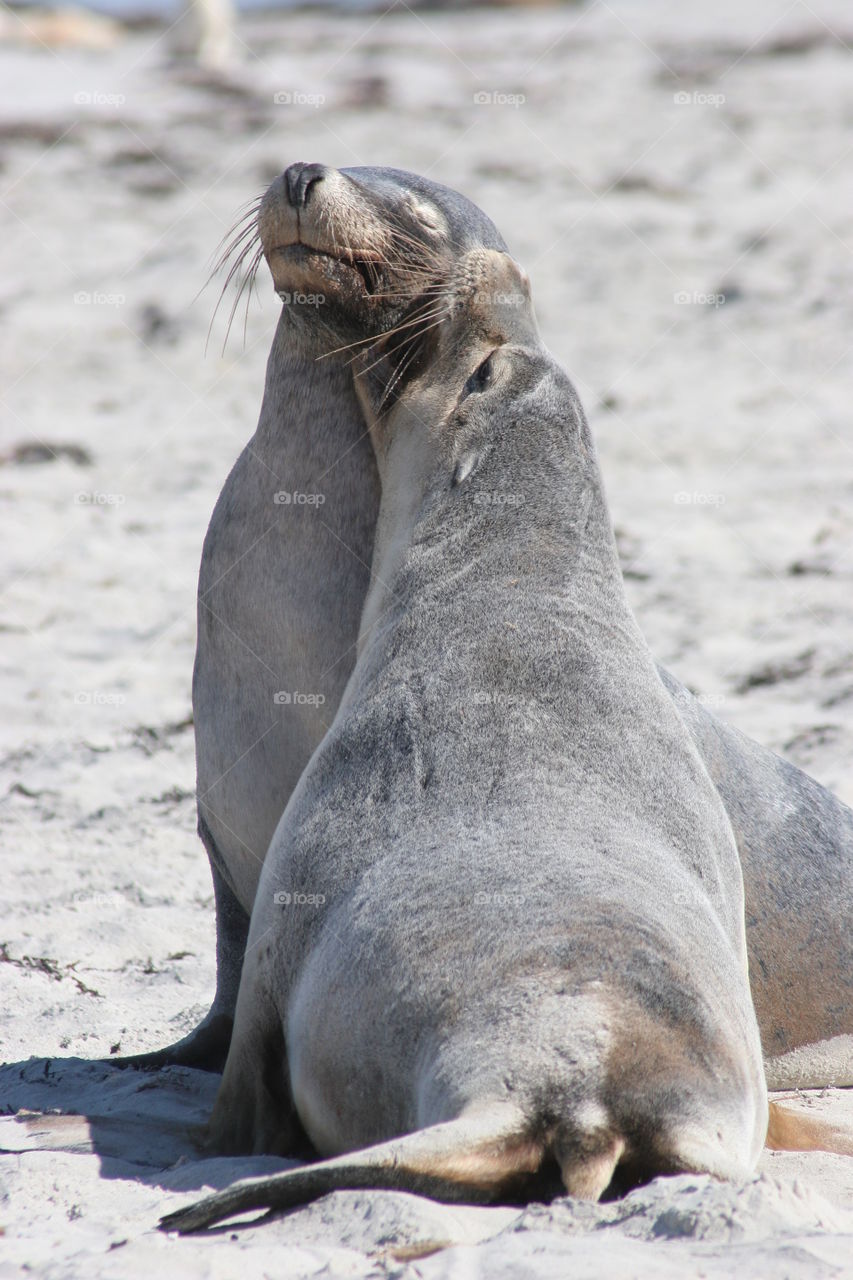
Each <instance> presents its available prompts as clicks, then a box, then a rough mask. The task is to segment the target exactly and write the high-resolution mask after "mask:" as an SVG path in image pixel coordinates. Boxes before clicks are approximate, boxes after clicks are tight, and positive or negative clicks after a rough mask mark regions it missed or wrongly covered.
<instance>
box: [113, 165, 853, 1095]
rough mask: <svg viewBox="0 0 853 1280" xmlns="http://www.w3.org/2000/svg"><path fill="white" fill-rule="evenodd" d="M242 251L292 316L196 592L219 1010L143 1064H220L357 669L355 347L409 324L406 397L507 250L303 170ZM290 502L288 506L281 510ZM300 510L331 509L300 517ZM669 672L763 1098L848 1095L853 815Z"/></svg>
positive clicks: (477, 228)
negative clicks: (727, 834)
mask: <svg viewBox="0 0 853 1280" xmlns="http://www.w3.org/2000/svg"><path fill="white" fill-rule="evenodd" d="M256 216H257V233H258V236H259V238H260V245H259V246H256V238H255V234H254V232H255V224H254V219H255V217H256ZM236 246H237V249H238V251H239V252H240V253H241V254H244V255H251V254H254V255H255V256H254V258H253V259H252V261H253V263H254V264H255V265H257V263H258V262H259V261H260V256H261V253H263V254H265V256H266V259H267V261H268V264H269V266H270V270H271V272H272V275H273V279H274V283H275V285H276V288H277V289H278V290H279V291H280V292H282V293H283V294H285V295H286V296H287V297H288V299H289V301H287V302H286V303H285V306H284V308H283V312H282V316H281V319H280V321H279V325H278V328H277V330H276V335H275V339H274V342H273V347H272V351H271V354H270V359H269V363H268V366H267V380H266V388H265V393H264V402H263V406H262V409H261V417H260V422H259V424H258V430H257V432H256V434H255V436H254V438H253V439H252V440H251V441H250V443H249V445H248V446H247V448H246V449H245V450H244V452H243V454H242V455H241V457H240V459H239V460H238V462H237V464H236V465H235V467H234V469H233V471H232V473H231V475H230V476H229V478H228V480H227V482H226V485H225V488H224V490H223V492H222V495H221V497H220V499H219V502H218V503H217V506H216V509H215V511H214V513H213V517H212V519H211V523H210V528H209V530H208V534H207V538H206V540H205V546H204V552H203V556H202V566H201V573H200V580H199V626H198V650H197V655H196V668H195V678H194V697H193V700H194V714H195V730H196V744H197V757H198V793H199V819H200V821H199V829H200V832H201V835H202V838H203V840H204V842H205V845H206V847H207V850H208V853H209V856H210V860H211V867H212V870H213V878H214V886H215V891H216V902H217V968H218V979H217V992H216V997H215V999H214V1004H213V1008H212V1010H211V1013H210V1014H209V1015H208V1017H207V1018H206V1019H205V1021H204V1023H202V1026H201V1027H200V1028H199V1029H198V1030H197V1031H196V1032H195V1033H193V1035H191V1036H190V1037H188V1038H187V1039H186V1040H185V1041H183V1042H181V1043H180V1044H179V1045H177V1046H171V1047H170V1048H168V1049H166V1050H162V1051H160V1052H159V1053H154V1054H143V1055H139V1056H137V1057H135V1058H129V1059H124V1060H123V1061H125V1062H131V1063H143V1064H152V1065H156V1064H158V1063H160V1062H165V1061H183V1062H190V1063H193V1064H194V1065H198V1066H205V1067H210V1068H214V1069H218V1068H220V1067H221V1065H222V1062H223V1061H224V1056H225V1053H226V1051H227V1047H228V1039H229V1036H230V1032H231V1026H232V1020H233V1010H234V1001H235V999H236V993H237V988H238V983H239V974H240V963H241V959H242V953H243V948H244V946H245V938H246V930H247V928H248V918H249V913H250V911H251V907H252V903H253V902H254V895H255V890H256V887H257V880H258V876H259V874H260V869H261V865H262V863H263V858H264V855H265V852H266V849H267V847H268V845H269V841H270V839H271V837H272V834H273V831H274V829H275V825H276V822H277V821H278V819H279V817H280V815H281V813H282V811H283V809H284V807H285V805H286V803H287V800H288V797H289V796H290V793H291V791H292V790H293V787H294V785H295V783H296V780H297V779H298V777H299V775H300V773H301V772H302V769H303V768H304V766H305V764H307V761H308V759H309V758H310V755H311V752H312V751H313V749H314V748H315V747H316V745H317V744H318V743H319V741H320V739H321V738H322V736H323V733H324V732H325V730H326V728H327V727H328V725H329V724H330V723H331V720H332V717H333V716H334V714H335V711H336V709H337V706H338V701H339V699H340V696H341V692H342V690H343V688H344V685H345V683H346V680H347V678H348V676H349V673H350V671H351V670H352V666H353V663H354V661H355V641H356V635H357V628H358V617H359V614H360V611H361V607H362V604H363V600H364V596H365V593H366V590H367V582H368V574H367V568H366V566H367V564H368V563H369V561H370V556H371V550H372V540H373V531H374V527H375V523H376V515H377V510H378V501H379V484H378V478H377V473H376V462H375V459H374V456H373V449H372V446H371V444H370V441H369V438H368V435H367V431H366V426H365V422H364V418H363V415H362V411H361V409H360V407H359V404H358V402H357V399H356V395H355V391H354V385H353V376H354V371H353V366H352V365H351V363H350V362H351V360H352V356H353V353H354V351H357V350H359V347H358V345H355V346H353V347H351V348H349V347H348V344H351V343H354V344H358V343H359V342H370V341H372V340H373V339H374V338H375V337H376V336H378V335H380V334H381V333H383V332H385V331H387V330H389V329H392V328H394V327H395V326H397V325H399V326H401V328H400V329H399V341H400V342H401V347H400V349H399V352H398V357H399V358H398V367H399V369H400V370H401V379H402V382H403V384H405V379H406V377H407V376H409V374H410V372H411V366H409V367H408V368H407V367H406V360H407V359H409V358H411V360H412V361H413V362H414V361H415V360H416V359H423V353H420V355H418V352H417V350H416V348H415V345H414V344H412V345H411V346H410V345H405V344H403V339H404V338H406V336H407V335H410V334H411V333H412V332H413V329H414V327H415V322H416V321H417V320H418V319H419V318H420V317H426V316H429V315H430V314H431V307H430V303H431V302H433V301H434V299H435V298H436V296H437V293H439V292H440V288H441V284H442V281H443V279H444V278H445V277H446V275H447V274H448V273H449V271H450V270H451V269H452V268H453V267H454V265H455V264H456V263H458V261H460V260H461V257H462V255H464V254H465V253H466V252H468V251H470V250H471V249H473V248H476V247H478V246H479V247H484V248H494V249H499V250H500V249H503V248H505V245H504V242H503V240H502V239H501V237H500V234H499V233H498V231H497V230H496V229H495V227H494V226H493V224H492V223H491V222H490V221H489V220H488V218H486V216H485V215H484V214H482V213H481V211H480V210H478V209H477V208H476V207H475V206H474V205H472V204H471V203H470V202H469V201H467V200H465V198H464V197H462V196H460V195H458V194H457V193H455V192H451V191H449V190H448V189H447V188H444V187H441V186H439V185H438V184H435V183H433V182H431V181H429V180H427V179H424V178H419V177H417V176H416V175H413V174H408V173H402V172H399V171H396V170H387V169H350V170H342V171H335V170H332V169H328V168H325V167H324V166H322V165H316V164H312V165H307V164H303V163H299V164H295V165H291V166H290V168H289V169H287V170H286V172H285V173H284V174H283V175H282V176H281V177H280V178H279V179H277V180H276V182H274V183H273V184H272V186H271V187H270V189H269V191H268V192H267V193H266V195H265V197H264V200H263V203H262V206H261V209H260V212H259V214H257V215H256V213H255V212H254V211H253V212H252V213H251V214H250V221H249V223H248V225H247V227H246V228H243V229H241V231H240V232H239V233H238V236H237V237H236ZM309 246H313V247H314V251H313V252H312V250H311V248H310V247H309ZM412 295H419V297H413V296H412ZM318 297H323V298H324V301H323V302H322V303H319V302H317V298H318ZM300 298H301V299H304V301H302V302H300V301H298V299H300ZM526 306H527V302H526V301H524V302H523V303H522V307H523V308H524V307H526ZM433 318H434V317H433ZM339 347H348V349H346V350H343V351H339V350H335V349H336V348H339ZM330 352H334V354H329V353H330ZM399 389H400V388H399V386H398V387H397V388H392V390H391V394H392V395H393V394H394V392H395V390H399ZM281 491H283V492H284V495H285V496H290V497H291V502H290V503H289V504H285V505H280V504H279V505H277V504H276V502H275V498H276V496H277V495H278V494H279V493H280V492H281ZM294 493H297V494H298V495H300V496H301V497H304V498H310V497H312V496H315V497H316V496H320V497H322V498H323V499H324V501H323V503H322V505H318V504H314V505H312V504H310V503H303V504H301V505H300V504H299V503H297V502H294V501H293V500H292V498H293V494H294ZM659 673H660V676H661V679H662V681H663V683H664V686H665V688H666V689H667V690H668V692H669V693H670V695H671V697H672V698H673V701H674V703H675V705H676V707H677V709H678V711H679V714H680V715H681V717H682V720H683V721H684V724H685V726H686V727H687V729H688V731H689V732H690V734H691V736H692V737H693V740H694V743H695V745H696V746H697V748H698V750H699V752H700V754H701V755H702V757H703V760H704V762H705V765H706V767H707V769H708V771H709V773H710V775H711V777H712V779H713V781H714V783H715V785H716V786H717V789H718V791H719V793H720V795H721V797H722V799H723V803H724V804H725V806H726V809H727V812H728V814H729V818H730V821H731V822H732V826H733V829H734V832H735V838H736V840H737V843H738V849H739V852H740V858H741V864H742V868H743V876H744V884H745V892H746V928H747V944H748V950H749V959H750V975H751V981H752V990H753V999H754V1002H755V1007H756V1011H757V1014H758V1020H759V1026H760V1028H761V1033H762V1040H763V1043H764V1050H765V1055H766V1058H767V1063H766V1066H767V1072H768V1080H769V1081H770V1084H771V1086H772V1087H774V1088H783V1087H794V1086H803V1087H805V1086H809V1085H822V1084H831V1083H836V1084H853V928H851V921H853V811H851V810H850V809H849V808H848V807H847V806H845V805H843V804H842V803H841V802H840V801H839V800H838V799H837V798H836V797H835V796H833V795H832V794H831V793H830V792H829V791H827V790H826V789H825V788H823V787H821V786H820V785H819V784H818V783H816V782H815V781H814V780H813V779H811V778H809V777H808V776H807V775H806V774H805V773H803V772H802V771H801V770H799V769H797V768H795V767H794V766H793V765H791V764H789V763H788V762H787V761H784V760H782V759H780V758H779V757H778V756H776V755H774V754H773V753H772V752H770V751H768V750H766V749H764V748H762V747H760V746H758V745H757V744H756V743H754V742H752V741H751V740H750V739H749V738H747V737H745V736H744V735H743V734H741V733H739V732H738V730H736V729H734V728H732V727H730V726H728V725H726V724H725V723H724V722H723V721H721V720H719V719H717V718H716V717H714V716H713V715H712V714H711V713H710V712H709V711H708V710H707V708H706V707H704V706H703V705H702V704H701V703H700V702H698V701H697V700H696V699H695V698H693V696H692V695H691V694H690V693H689V692H688V690H687V689H685V688H684V686H683V685H681V684H680V683H679V682H678V681H677V680H676V679H675V678H674V677H673V676H672V675H670V674H669V673H668V672H666V671H664V670H663V669H662V668H659ZM276 693H282V694H286V695H287V696H289V697H290V699H291V701H290V703H288V704H285V705H277V704H275V703H274V698H275V695H276ZM294 694H295V695H296V696H297V697H299V698H301V699H302V701H301V702H297V701H295V700H294ZM306 699H308V701H306ZM320 699H323V701H320Z"/></svg>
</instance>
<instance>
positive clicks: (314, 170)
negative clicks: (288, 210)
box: [284, 160, 329, 209]
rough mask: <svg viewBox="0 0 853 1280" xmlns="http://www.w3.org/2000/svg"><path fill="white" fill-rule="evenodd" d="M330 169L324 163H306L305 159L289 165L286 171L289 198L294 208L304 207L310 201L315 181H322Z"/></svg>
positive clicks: (285, 179)
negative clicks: (309, 195) (309, 196)
mask: <svg viewBox="0 0 853 1280" xmlns="http://www.w3.org/2000/svg"><path fill="white" fill-rule="evenodd" d="M328 172H329V170H328V169H327V168H326V166H325V165H324V164H305V162H304V161H303V160H299V161H297V163H296V164H292V165H289V166H288V168H287V169H285V171H284V181H285V185H286V187H287V198H288V200H289V201H290V203H291V205H292V206H293V208H294V209H302V208H304V206H305V205H306V204H307V203H308V193H309V191H310V190H311V188H312V187H313V185H314V183H315V182H322V180H323V178H325V176H326V174H327V173H328Z"/></svg>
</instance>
